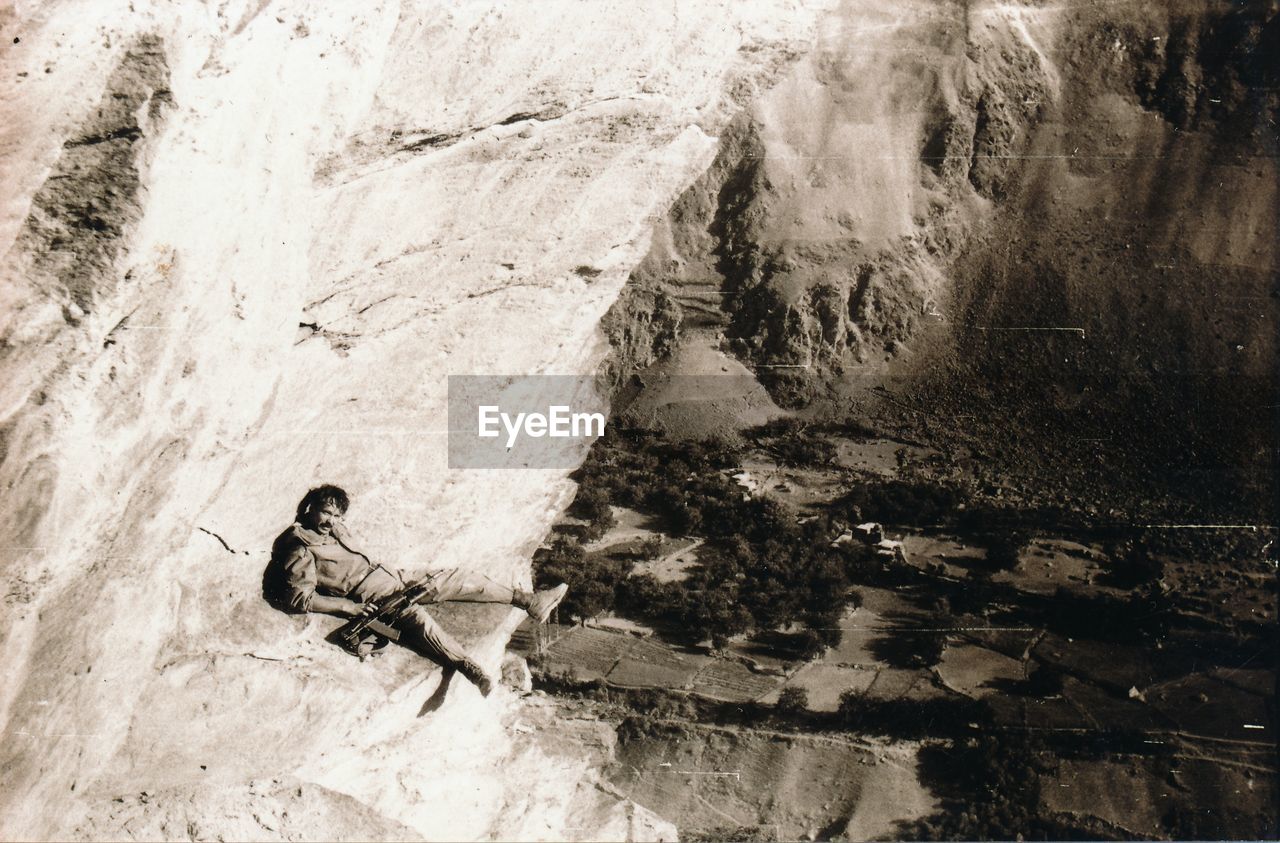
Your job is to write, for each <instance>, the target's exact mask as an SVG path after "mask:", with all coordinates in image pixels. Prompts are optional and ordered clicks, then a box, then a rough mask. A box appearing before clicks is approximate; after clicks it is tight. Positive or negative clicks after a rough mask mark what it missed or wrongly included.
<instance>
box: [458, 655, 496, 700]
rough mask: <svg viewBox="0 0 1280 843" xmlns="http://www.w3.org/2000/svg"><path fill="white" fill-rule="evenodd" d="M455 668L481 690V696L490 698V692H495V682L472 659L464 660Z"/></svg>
mask: <svg viewBox="0 0 1280 843" xmlns="http://www.w3.org/2000/svg"><path fill="white" fill-rule="evenodd" d="M454 667H455V668H456V669H457V671H458V672H459V673H461V674H462V675H463V676H465V677H466V678H467V681H468V682H470V683H471V684H472V685H475V686H476V687H477V688H479V689H480V695H481V696H483V697H487V696H489V692H490V691H492V690H493V680H492V679H490V678H489V676H488V674H486V673H485V672H484V668H482V667H481V666H480V665H478V664H476V663H475V662H474V661H472V660H471V659H463V660H462V661H460V662H458V663H457V664H456V665H454Z"/></svg>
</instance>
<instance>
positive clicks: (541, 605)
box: [511, 583, 569, 623]
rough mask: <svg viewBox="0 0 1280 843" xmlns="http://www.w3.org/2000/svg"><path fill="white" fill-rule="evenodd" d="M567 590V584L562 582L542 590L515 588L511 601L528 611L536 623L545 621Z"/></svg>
mask: <svg viewBox="0 0 1280 843" xmlns="http://www.w3.org/2000/svg"><path fill="white" fill-rule="evenodd" d="M568 591H569V586H567V585H565V584H564V583H561V584H560V585H558V586H556V587H555V588H544V589H543V590H542V591H534V592H528V591H521V590H518V589H517V590H516V596H515V599H514V600H512V601H511V602H512V603H513V604H514V605H516V606H519V607H520V608H522V609H524V610H525V611H526V612H528V613H529V617H531V618H533V619H534V620H535V621H537V622H538V623H546V622H547V618H549V617H551V612H552V610H553V609H555V607H556V606H559V605H560V601H561V600H563V599H564V596H565V594H566V593H567V592H568Z"/></svg>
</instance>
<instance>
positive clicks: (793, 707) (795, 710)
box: [775, 685, 809, 714]
mask: <svg viewBox="0 0 1280 843" xmlns="http://www.w3.org/2000/svg"><path fill="white" fill-rule="evenodd" d="M808 707H809V691H808V689H806V688H801V687H799V686H798V685H788V686H787V687H785V688H783V689H782V691H781V692H780V693H779V694H778V702H777V704H776V705H775V708H777V709H778V711H780V712H782V713H783V714H799V713H800V712H802V711H804V710H805V709H807V708H808Z"/></svg>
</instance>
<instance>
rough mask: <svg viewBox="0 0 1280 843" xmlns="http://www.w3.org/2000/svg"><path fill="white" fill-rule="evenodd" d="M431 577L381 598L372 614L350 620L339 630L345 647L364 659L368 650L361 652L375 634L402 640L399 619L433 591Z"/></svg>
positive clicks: (339, 638)
mask: <svg viewBox="0 0 1280 843" xmlns="http://www.w3.org/2000/svg"><path fill="white" fill-rule="evenodd" d="M431 580H432V578H431V577H427V578H426V579H422V580H419V581H418V582H415V583H414V584H413V585H410V586H408V587H407V588H403V589H401V590H400V591H397V592H396V593H395V594H392V595H391V596H390V597H387V598H385V599H383V600H380V601H378V602H377V603H376V604H374V609H373V611H372V612H370V613H369V614H366V615H361V616H360V617H358V618H353V619H352V620H350V621H348V622H347V623H346V624H345V625H343V626H342V627H341V628H340V629H339V630H338V640H339V641H340V642H341V643H342V646H343V647H346V648H347V649H348V650H350V651H351V652H353V653H355V654H356V655H358V656H360V657H361V658H364V656H365V655H367V654H368V650H367V649H365V652H361V645H362V642H363V641H364V639H365V638H367V637H368V636H369V635H370V634H371V633H372V634H374V635H381V636H382V637H383V638H386V639H388V640H390V641H399V640H400V630H398V629H396V628H395V626H394V624H395V622H396V621H398V620H400V618H401V617H402V616H403V615H404V613H405V612H407V611H408V610H409V607H410V606H412V605H413V604H414V603H417V602H418V601H419V600H421V599H422V598H423V597H424V596H426V595H427V594H430V593H431V591H432V588H433V587H432V585H431Z"/></svg>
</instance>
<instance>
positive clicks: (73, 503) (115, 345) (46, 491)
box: [0, 0, 819, 839]
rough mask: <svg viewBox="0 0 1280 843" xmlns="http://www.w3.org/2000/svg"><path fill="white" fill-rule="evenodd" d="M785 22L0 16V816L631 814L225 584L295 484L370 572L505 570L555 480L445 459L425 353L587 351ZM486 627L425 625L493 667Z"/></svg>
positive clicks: (393, 5)
mask: <svg viewBox="0 0 1280 843" xmlns="http://www.w3.org/2000/svg"><path fill="white" fill-rule="evenodd" d="M818 11H819V10H818V9H816V8H813V7H811V6H810V5H806V4H804V3H795V2H789V3H776V4H738V3H732V2H727V1H726V2H707V3H700V4H696V5H690V4H676V6H674V7H672V6H669V5H666V6H664V5H661V4H651V5H643V6H637V5H636V4H632V3H615V2H602V3H590V4H580V3H556V2H551V3H539V4H536V5H532V6H528V7H527V8H523V9H521V8H509V7H507V6H506V4H500V3H492V4H490V3H485V2H477V3H467V4H462V5H458V4H427V3H415V2H399V3H397V2H373V3H367V4H358V5H352V6H349V7H348V6H342V7H341V8H328V9H321V8H320V7H317V6H315V5H314V4H308V3H300V2H287V1H286V0H265V2H218V3H209V4H188V5H181V6H175V5H172V4H168V3H155V4H151V3H146V2H137V0H135V2H132V3H126V2H104V3H94V4H92V5H83V4H81V5H75V6H73V5H64V4H50V5H46V6H41V7H39V8H35V9H31V10H22V11H15V10H13V9H10V10H7V11H4V12H0V32H2V34H3V38H4V44H5V45H6V49H5V53H4V54H3V57H0V86H2V87H0V91H3V102H4V106H3V108H4V119H3V120H0V126H2V127H3V128H0V179H2V180H3V190H2V191H0V196H2V197H3V199H2V201H3V205H2V206H0V255H3V259H2V261H0V281H2V282H3V283H2V284H0V297H2V299H0V320H3V321H2V322H0V396H2V399H3V400H2V401H0V442H3V451H2V455H3V463H0V488H3V490H4V494H3V496H2V497H0V523H2V524H4V530H5V535H4V541H3V546H4V558H3V562H2V568H0V572H2V574H3V578H4V590H5V595H6V597H5V601H6V611H5V612H4V616H3V627H2V632H0V634H2V635H3V639H2V640H3V647H0V675H2V676H3V677H4V682H3V683H0V723H2V724H3V729H4V739H3V742H0V818H2V819H0V837H4V838H6V839H12V838H51V837H65V836H79V837H93V838H103V837H106V838H116V839H123V838H128V837H142V838H152V837H156V836H165V837H167V836H175V835H178V836H181V835H184V834H187V835H190V836H192V837H193V838H194V837H200V838H205V837H208V838H214V837H228V838H235V837H244V836H248V837H254V838H272V837H275V838H279V839H284V838H286V837H293V836H297V835H301V836H313V837H314V836H322V837H329V836H336V837H343V836H349V837H403V838H405V839H408V838H410V837H412V836H414V835H421V836H424V837H429V838H451V839H461V838H471V837H483V836H487V835H497V836H499V837H512V836H535V837H543V838H555V839H567V838H571V837H580V838H594V837H597V836H600V837H603V836H629V835H641V836H646V837H663V836H670V833H671V832H670V829H669V827H665V830H664V827H663V826H662V824H661V823H660V822H659V821H656V820H654V821H653V822H650V823H649V824H648V825H645V824H644V822H648V821H647V820H645V821H644V822H642V821H641V819H637V817H638V816H639V814H638V813H637V811H636V810H635V809H634V806H632V807H627V805H626V803H625V802H623V801H619V800H618V799H617V798H616V797H612V796H609V795H608V794H607V793H603V792H602V791H600V790H599V789H598V788H596V787H595V786H594V785H593V784H592V782H593V778H592V776H593V774H592V772H591V759H590V753H587V752H584V751H580V750H578V749H575V748H574V747H573V746H572V745H571V744H565V743H564V742H539V741H538V740H536V739H529V738H525V737H522V738H520V739H519V740H516V739H513V737H512V734H513V732H512V729H513V728H514V723H515V720H514V718H515V717H516V716H517V715H516V713H515V712H516V710H517V709H518V705H519V704H518V703H517V702H516V701H515V700H514V699H513V698H512V697H511V696H510V695H509V693H507V692H504V691H500V692H498V693H496V694H495V696H494V697H493V698H491V699H490V700H487V701H485V700H482V699H481V698H480V697H479V696H478V695H477V694H476V693H475V692H474V691H473V690H472V689H471V688H470V687H469V686H462V684H461V681H460V680H454V683H455V684H457V685H459V686H460V687H454V688H453V689H452V690H450V691H449V693H448V694H447V695H446V696H445V697H444V698H443V702H441V698H440V697H439V695H438V694H435V691H437V690H438V687H437V686H438V684H439V682H440V676H439V672H438V671H435V670H432V669H430V668H429V666H428V665H427V664H426V663H425V662H423V661H422V660H421V659H418V658H417V657H414V656H412V655H410V654H408V653H406V652H403V651H399V652H393V653H391V654H388V655H387V656H383V657H381V658H379V659H375V660H373V661H371V662H368V663H365V664H360V663H357V662H355V661H353V660H352V659H350V658H349V657H348V656H346V655H345V654H343V653H341V652H339V651H337V650H336V649H334V648H333V647H331V646H330V645H328V644H326V643H325V642H324V641H323V637H324V634H325V633H326V632H327V631H328V630H329V629H330V628H331V627H333V626H335V625H336V624H337V621H336V619H332V618H329V619H322V618H320V617H311V618H309V619H304V618H296V617H288V616H285V615H282V614H279V613H276V612H274V611H273V610H271V609H269V608H268V607H266V606H265V605H264V604H263V603H262V602H261V600H260V599H259V596H258V593H259V580H260V576H261V571H262V567H263V565H264V564H265V561H266V554H267V549H268V548H269V547H270V543H271V540H272V538H273V537H274V536H275V535H276V533H277V532H278V531H279V530H280V529H282V528H283V527H284V526H286V525H287V523H288V522H289V521H290V520H291V518H292V514H293V507H294V505H295V503H296V502H297V499H298V498H299V496H300V495H301V494H302V492H303V491H305V489H306V488H307V487H308V486H310V485H313V484H315V483H316V482H321V481H327V482H337V483H340V484H341V485H343V486H345V487H346V488H348V489H349V490H350V491H351V492H352V493H353V496H354V499H355V503H354V506H353V508H352V510H351V512H350V513H349V517H348V523H349V524H350V525H351V527H352V529H353V531H354V532H355V533H356V534H357V535H361V536H363V537H364V543H365V549H367V550H368V551H370V552H371V553H372V554H373V555H375V556H376V557H378V558H380V559H383V560H386V561H389V562H394V563H396V564H398V565H401V566H402V567H405V568H408V569H411V570H412V569H422V568H424V567H428V566H436V565H463V566H467V567H470V568H473V569H475V570H479V571H483V572H485V573H487V574H489V575H491V576H494V577H497V578H499V579H503V580H506V581H509V582H520V583H527V582H528V579H527V578H528V571H527V560H528V556H529V552H530V550H531V548H532V545H533V544H534V543H535V542H536V541H538V539H539V538H540V537H541V536H542V535H543V534H544V533H545V530H546V528H547V527H548V525H549V523H550V521H551V519H552V517H553V516H554V514H555V512H556V511H557V509H558V508H559V507H560V506H561V505H562V504H563V503H564V499H565V496H566V494H567V493H568V491H569V488H570V484H569V482H568V481H567V480H566V479H565V477H564V476H563V474H562V473H557V472H517V471H494V472H451V471H449V470H448V469H447V467H446V462H445V453H446V447H445V433H446V422H445V419H446V413H445V398H446V376H447V375H449V374H490V373H494V374H506V373H519V374H528V373H539V372H546V373H590V372H592V371H594V370H595V368H596V366H597V365H598V363H599V362H600V359H601V357H602V350H603V348H604V344H603V343H602V342H601V341H600V339H599V338H598V335H597V324H598V322H599V321H600V318H601V316H602V314H603V313H604V312H605V310H606V309H607V308H608V307H609V306H610V304H611V303H612V302H613V301H614V299H615V298H616V296H617V294H618V291H619V289H620V288H621V286H622V284H623V282H624V280H625V278H626V275H627V273H628V272H629V271H630V270H631V268H632V267H633V266H635V264H636V263H637V262H638V261H639V259H640V258H641V257H642V256H643V254H644V252H645V250H646V249H647V248H648V239H649V235H650V230H651V223H650V220H651V218H652V217H653V216H654V215H659V214H661V213H663V212H665V210H666V209H667V208H668V207H669V206H670V204H671V202H672V201H673V199H674V197H675V196H676V195H678V193H679V192H680V191H681V190H683V189H685V188H686V187H687V186H688V185H689V183H690V182H692V181H693V180H694V179H695V178H696V176H697V175H698V174H699V173H701V172H702V171H703V170H704V169H705V168H706V167H707V166H708V165H709V163H710V162H711V160H712V158H713V157H714V155H715V150H716V139H717V136H718V135H719V133H720V132H721V130H722V129H723V128H724V126H725V125H726V124H727V123H728V121H729V120H730V119H731V118H732V117H733V115H734V114H735V113H736V112H737V110H738V108H739V106H740V104H741V103H743V102H745V101H746V100H748V99H750V98H751V97H753V96H754V95H755V93H756V92H758V91H762V90H765V89H767V88H768V87H769V85H771V84H772V83H773V81H774V80H775V79H776V78H777V77H778V76H779V74H781V73H783V72H785V70H786V68H787V65H788V62H790V61H791V60H792V59H793V58H794V57H795V56H796V55H798V54H799V53H801V52H803V51H804V50H805V49H807V45H808V44H809V43H810V41H811V37H812V25H813V21H814V19H815V15H816V14H817V12H818ZM533 325H536V326H537V330H530V326H533ZM517 620H518V619H517V618H516V616H515V613H514V612H509V611H504V610H499V609H493V608H490V609H488V610H475V611H470V612H462V611H459V612H455V613H452V614H450V615H448V616H445V618H444V622H445V623H446V625H449V626H451V627H452V628H454V629H456V630H458V631H459V633H460V634H461V635H463V636H464V638H465V639H466V640H467V641H469V642H470V643H471V644H472V646H474V647H475V648H476V649H477V652H479V653H480V654H481V655H482V657H483V659H484V660H485V662H486V663H487V664H488V665H489V667H490V668H496V666H497V663H498V656H499V652H500V650H501V648H502V646H503V644H504V643H505V640H506V636H507V635H508V634H509V632H510V630H511V629H512V628H513V626H514V624H515V623H516V621H517ZM295 781H296V782H297V783H298V784H297V786H296V787H295V784H294V782H295ZM267 782H269V783H270V784H269V785H268V784H265V783H267ZM151 805H154V806H156V807H155V808H154V810H152V809H151V808H149V807H148V806H151ZM352 806H355V807H352ZM286 812H288V813H290V814H291V815H294V816H293V818H292V819H289V818H285V816H284V815H285V813H286ZM298 812H305V813H308V814H316V815H341V816H342V817H343V818H344V819H341V820H338V819H335V820H333V822H332V823H331V824H329V825H326V827H325V828H324V829H323V830H321V829H319V827H318V826H316V825H314V824H313V820H303V819H299V818H298V817H297V816H296V814H297V813H298ZM640 813H643V812H640ZM246 815H251V816H255V817H260V818H262V819H259V820H255V821H254V822H252V823H250V822H249V821H248V820H247V819H246ZM273 817H274V818H276V819H272V818H273ZM592 823H596V825H594V826H593V825H592ZM637 823H640V824H639V825H637Z"/></svg>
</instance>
